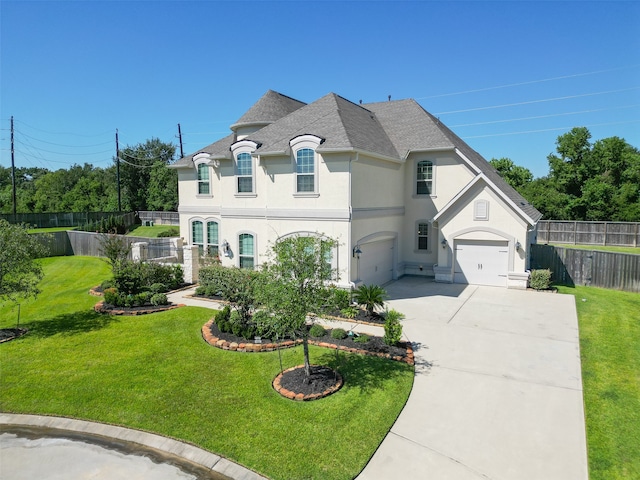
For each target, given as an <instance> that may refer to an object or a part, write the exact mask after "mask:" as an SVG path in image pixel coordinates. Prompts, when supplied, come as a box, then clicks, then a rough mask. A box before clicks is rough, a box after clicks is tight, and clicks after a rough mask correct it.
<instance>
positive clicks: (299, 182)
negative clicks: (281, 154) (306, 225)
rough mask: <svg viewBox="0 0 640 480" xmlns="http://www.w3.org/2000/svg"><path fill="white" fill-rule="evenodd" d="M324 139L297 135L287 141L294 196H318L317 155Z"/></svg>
mask: <svg viewBox="0 0 640 480" xmlns="http://www.w3.org/2000/svg"><path fill="white" fill-rule="evenodd" d="M322 142H324V139H323V138H321V137H318V136H316V135H298V136H297V137H294V138H292V139H291V140H290V141H289V146H291V151H292V153H293V172H294V195H295V196H299V197H317V196H318V173H319V172H318V154H317V153H316V149H317V148H318V147H319V146H320V145H321V144H322Z"/></svg>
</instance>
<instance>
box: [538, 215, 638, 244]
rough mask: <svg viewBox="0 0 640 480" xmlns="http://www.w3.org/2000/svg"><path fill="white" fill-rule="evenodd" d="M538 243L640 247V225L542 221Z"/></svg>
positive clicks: (629, 223)
mask: <svg viewBox="0 0 640 480" xmlns="http://www.w3.org/2000/svg"><path fill="white" fill-rule="evenodd" d="M538 243H545V244H546V243H565V244H573V245H619V246H626V247H640V223H637V222H574V221H564V220H541V221H540V222H538Z"/></svg>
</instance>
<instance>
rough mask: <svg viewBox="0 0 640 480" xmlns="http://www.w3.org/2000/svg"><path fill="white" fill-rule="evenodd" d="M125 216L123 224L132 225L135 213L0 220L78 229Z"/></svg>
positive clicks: (9, 216) (21, 215)
mask: <svg viewBox="0 0 640 480" xmlns="http://www.w3.org/2000/svg"><path fill="white" fill-rule="evenodd" d="M122 215H124V216H125V223H128V224H129V225H133V224H134V222H135V213H133V212H131V213H123V212H57V213H18V214H16V215H15V216H14V215H13V214H1V215H0V218H3V219H5V220H7V221H8V222H10V223H26V224H27V225H33V227H34V228H58V227H80V226H82V225H86V224H87V223H91V222H97V221H99V220H101V219H103V218H108V217H112V216H116V217H118V216H122Z"/></svg>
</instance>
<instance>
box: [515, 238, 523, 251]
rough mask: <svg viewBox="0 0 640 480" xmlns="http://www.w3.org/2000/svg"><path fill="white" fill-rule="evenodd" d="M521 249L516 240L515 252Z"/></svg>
mask: <svg viewBox="0 0 640 480" xmlns="http://www.w3.org/2000/svg"><path fill="white" fill-rule="evenodd" d="M521 247H522V245H521V244H520V242H518V241H517V240H516V252H518V251H519V250H520V248H521Z"/></svg>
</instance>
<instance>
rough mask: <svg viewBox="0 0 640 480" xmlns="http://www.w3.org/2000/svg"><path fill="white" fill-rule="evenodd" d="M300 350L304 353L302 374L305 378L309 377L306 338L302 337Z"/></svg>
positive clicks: (309, 369)
mask: <svg viewBox="0 0 640 480" xmlns="http://www.w3.org/2000/svg"><path fill="white" fill-rule="evenodd" d="M302 349H303V351H304V374H305V375H306V377H307V378H309V377H310V376H311V364H310V363H309V342H308V337H307V336H306V335H305V336H304V337H302Z"/></svg>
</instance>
